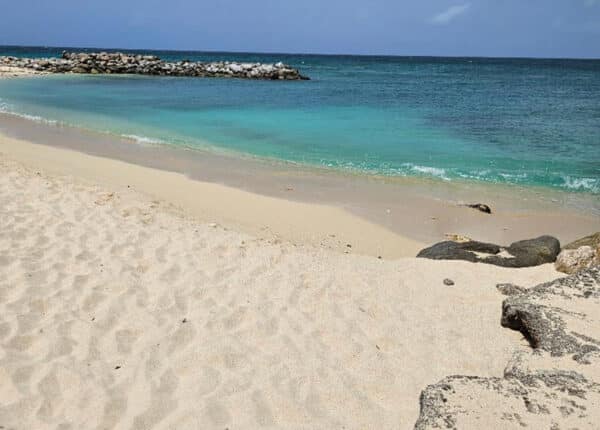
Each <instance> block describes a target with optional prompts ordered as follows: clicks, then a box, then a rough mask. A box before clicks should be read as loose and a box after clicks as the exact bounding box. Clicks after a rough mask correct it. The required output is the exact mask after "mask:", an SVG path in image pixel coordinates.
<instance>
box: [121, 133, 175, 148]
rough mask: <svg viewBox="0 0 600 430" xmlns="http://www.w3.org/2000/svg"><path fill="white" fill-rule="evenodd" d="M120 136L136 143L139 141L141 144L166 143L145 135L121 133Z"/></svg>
mask: <svg viewBox="0 0 600 430" xmlns="http://www.w3.org/2000/svg"><path fill="white" fill-rule="evenodd" d="M121 136H122V137H124V138H125V139H129V140H133V141H135V142H136V143H141V144H146V145H157V144H164V143H166V142H164V141H163V140H160V139H153V138H151V137H147V136H138V135H137V134H122V135H121Z"/></svg>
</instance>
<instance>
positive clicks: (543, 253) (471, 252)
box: [417, 236, 560, 267]
mask: <svg viewBox="0 0 600 430" xmlns="http://www.w3.org/2000/svg"><path fill="white" fill-rule="evenodd" d="M501 251H506V252H507V253H508V255H498V254H499V253H500V252H501ZM559 252H560V242H559V241H558V239H556V238H554V237H552V236H541V237H538V238H536V239H529V240H522V241H519V242H515V243H513V244H511V245H510V246H509V247H507V248H503V247H501V246H499V245H494V244H492V243H485V242H477V241H470V242H464V243H457V242H451V241H445V242H440V243H436V244H435V245H433V246H431V247H429V248H426V249H423V250H422V251H420V252H419V253H418V254H417V257H419V258H429V259H432V260H465V261H470V262H473V263H487V264H494V265H496V266H503V267H530V266H538V265H540V264H545V263H552V262H554V261H555V260H556V256H557V255H558V253H559ZM476 253H480V254H490V255H487V256H480V255H477V254H476Z"/></svg>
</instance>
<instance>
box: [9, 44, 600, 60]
mask: <svg viewBox="0 0 600 430" xmlns="http://www.w3.org/2000/svg"><path fill="white" fill-rule="evenodd" d="M0 48H42V49H93V50H111V51H146V52H159V51H167V52H197V53H203V54H255V55H299V56H322V57H332V56H337V57H385V58H484V59H500V60H501V59H505V60H513V59H514V60H517V59H523V60H579V61H598V60H600V57H528V56H518V55H517V56H489V55H423V54H416V55H415V54H348V53H328V52H325V53H315V52H279V51H235V50H233V51H230V50H211V49H208V50H203V49H172V48H123V47H119V48H113V47H102V48H101V47H98V46H67V45H64V46H62V45H3V44H0Z"/></svg>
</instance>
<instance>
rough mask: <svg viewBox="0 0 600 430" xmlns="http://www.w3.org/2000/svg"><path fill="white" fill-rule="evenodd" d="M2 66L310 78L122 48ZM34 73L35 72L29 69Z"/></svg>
mask: <svg viewBox="0 0 600 430" xmlns="http://www.w3.org/2000/svg"><path fill="white" fill-rule="evenodd" d="M0 68H2V69H3V70H7V71H8V72H7V73H10V71H11V70H13V71H26V72H33V73H34V74H50V73H81V74H134V75H153V76H188V77H201V78H204V77H206V78H208V77H215V78H243V79H269V80H285V81H295V80H307V79H309V78H307V77H306V76H303V75H302V74H300V72H299V71H298V70H297V69H294V68H292V67H290V66H288V65H286V64H283V63H276V64H262V63H238V62H229V61H219V62H208V63H205V62H196V61H187V60H183V61H176V62H168V61H163V60H161V59H160V58H159V57H157V56H154V55H134V54H125V53H120V52H111V53H108V52H98V53H94V52H66V51H65V52H63V54H62V57H61V58H19V57H7V56H4V57H0ZM26 74H31V73H26Z"/></svg>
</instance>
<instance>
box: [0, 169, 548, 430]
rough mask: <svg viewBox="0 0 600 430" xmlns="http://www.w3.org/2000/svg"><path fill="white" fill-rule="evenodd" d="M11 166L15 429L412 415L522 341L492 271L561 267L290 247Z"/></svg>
mask: <svg viewBox="0 0 600 430" xmlns="http://www.w3.org/2000/svg"><path fill="white" fill-rule="evenodd" d="M0 168H1V170H0V425H1V426H3V428H5V429H8V428H14V429H61V430H67V429H154V428H159V429H199V428H202V429H212V428H214V429H225V428H230V429H239V428H251V429H254V428H261V427H270V428H286V429H315V428H326V429H336V428H339V429H341V428H346V429H354V428H356V429H359V428H411V427H412V426H413V424H414V422H415V420H416V418H417V415H418V395H419V392H420V391H421V389H422V388H423V387H425V386H426V385H427V384H430V383H434V382H436V381H438V380H439V379H441V378H442V377H444V376H446V375H448V374H453V373H458V374H477V375H500V374H501V372H502V370H503V367H504V365H505V363H506V362H507V361H508V359H509V358H510V356H511V354H512V351H513V350H514V348H519V347H520V345H523V348H525V347H526V346H525V345H526V344H525V343H524V342H522V340H521V339H520V335H518V334H517V333H514V332H502V333H501V331H502V330H503V329H502V328H501V327H500V324H499V322H498V309H499V306H500V302H501V296H500V294H499V293H498V292H497V291H496V289H495V288H494V285H495V283H496V282H515V283H519V284H521V285H532V284H536V283H539V282H541V281H545V280H548V279H550V278H552V277H553V272H552V270H551V269H550V268H548V267H541V268H532V269H525V270H507V269H501V268H496V267H492V266H477V265H472V264H469V263H462V262H435V261H427V260H415V259H406V260H399V261H395V262H387V261H381V260H377V259H374V258H370V257H358V256H352V255H343V254H338V253H334V252H331V251H328V250H325V249H319V248H312V247H308V246H293V245H291V244H286V243H278V241H276V240H272V238H269V237H264V238H253V237H249V236H244V235H242V234H239V233H236V232H232V231H228V230H226V229H225V228H222V227H219V226H217V227H214V226H211V225H207V224H200V223H197V222H195V221H194V220H193V219H189V218H186V217H183V216H182V215H181V214H179V212H178V211H177V210H176V209H175V208H171V207H169V206H168V204H167V203H165V202H160V201H153V200H152V199H151V198H146V197H144V196H142V195H138V194H136V193H135V192H133V191H131V190H118V191H110V190H104V189H100V188H98V187H95V186H93V185H86V184H83V183H79V182H77V181H74V180H72V179H69V178H56V177H47V176H45V175H44V174H38V173H36V172H35V171H30V170H27V169H26V168H24V167H22V166H20V165H17V164H14V163H12V162H10V161H9V160H7V159H5V158H0ZM198 198H202V197H201V196H198ZM447 277H450V278H452V279H453V280H454V281H455V283H456V285H455V286H454V287H447V286H445V285H444V284H443V283H442V280H443V279H444V278H447Z"/></svg>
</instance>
